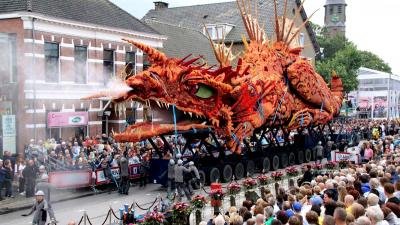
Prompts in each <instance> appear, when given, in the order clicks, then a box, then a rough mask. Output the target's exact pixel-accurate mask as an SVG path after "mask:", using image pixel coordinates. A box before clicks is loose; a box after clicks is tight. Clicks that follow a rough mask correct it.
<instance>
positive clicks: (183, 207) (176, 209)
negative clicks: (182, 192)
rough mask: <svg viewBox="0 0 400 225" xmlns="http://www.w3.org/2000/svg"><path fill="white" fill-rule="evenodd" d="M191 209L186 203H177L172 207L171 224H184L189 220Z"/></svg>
mask: <svg viewBox="0 0 400 225" xmlns="http://www.w3.org/2000/svg"><path fill="white" fill-rule="evenodd" d="M191 212H192V208H191V207H190V205H189V204H188V203H185V202H177V203H175V204H174V205H173V206H172V219H173V224H186V222H187V221H188V220H189V215H190V213H191Z"/></svg>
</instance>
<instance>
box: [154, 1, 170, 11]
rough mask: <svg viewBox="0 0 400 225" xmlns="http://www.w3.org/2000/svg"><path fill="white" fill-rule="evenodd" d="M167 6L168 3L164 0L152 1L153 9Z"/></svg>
mask: <svg viewBox="0 0 400 225" xmlns="http://www.w3.org/2000/svg"><path fill="white" fill-rule="evenodd" d="M167 8H168V3H166V2H162V1H157V2H154V9H155V10H156V11H157V10H161V9H167Z"/></svg>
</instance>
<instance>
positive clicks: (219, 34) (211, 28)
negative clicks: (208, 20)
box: [204, 24, 229, 40]
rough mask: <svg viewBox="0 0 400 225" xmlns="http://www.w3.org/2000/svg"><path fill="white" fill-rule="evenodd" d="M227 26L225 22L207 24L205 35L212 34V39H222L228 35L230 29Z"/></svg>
mask: <svg viewBox="0 0 400 225" xmlns="http://www.w3.org/2000/svg"><path fill="white" fill-rule="evenodd" d="M226 27H227V25H224V24H217V25H207V27H206V28H205V29H204V35H206V36H207V37H208V35H210V37H211V39H213V40H217V39H222V38H224V37H225V36H226V32H227V29H228V28H226ZM228 30H229V29H228Z"/></svg>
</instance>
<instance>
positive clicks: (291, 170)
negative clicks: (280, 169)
mask: <svg viewBox="0 0 400 225" xmlns="http://www.w3.org/2000/svg"><path fill="white" fill-rule="evenodd" d="M286 174H287V175H288V176H289V177H295V176H297V175H298V174H299V171H298V170H297V168H296V167H294V166H291V167H288V168H286Z"/></svg>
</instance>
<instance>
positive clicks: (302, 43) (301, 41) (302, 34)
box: [299, 33, 304, 47]
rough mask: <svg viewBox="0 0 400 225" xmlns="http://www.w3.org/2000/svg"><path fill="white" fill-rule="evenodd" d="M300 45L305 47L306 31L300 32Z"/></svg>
mask: <svg viewBox="0 0 400 225" xmlns="http://www.w3.org/2000/svg"><path fill="white" fill-rule="evenodd" d="M299 45H300V47H304V33H300V35H299Z"/></svg>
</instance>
